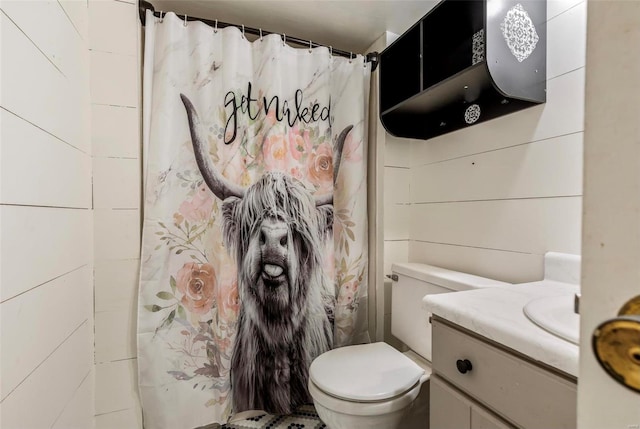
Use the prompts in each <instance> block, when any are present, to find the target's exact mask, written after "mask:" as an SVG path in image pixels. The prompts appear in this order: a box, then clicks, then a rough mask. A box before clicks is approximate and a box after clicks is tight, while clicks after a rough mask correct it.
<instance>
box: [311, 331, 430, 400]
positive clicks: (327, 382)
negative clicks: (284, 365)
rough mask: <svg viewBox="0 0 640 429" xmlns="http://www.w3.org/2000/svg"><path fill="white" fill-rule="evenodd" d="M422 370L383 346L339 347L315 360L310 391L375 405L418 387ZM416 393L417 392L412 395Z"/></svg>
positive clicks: (404, 357)
mask: <svg viewBox="0 0 640 429" xmlns="http://www.w3.org/2000/svg"><path fill="white" fill-rule="evenodd" d="M424 374H425V370H424V369H423V368H421V367H420V366H418V365H417V364H416V363H415V362H414V361H412V360H411V359H410V358H408V357H407V356H405V355H404V354H402V353H400V352H399V351H397V350H396V349H394V348H393V347H391V346H389V345H388V344H386V343H383V342H379V343H373V344H362V345H357V346H349V347H341V348H338V349H334V350H331V351H329V352H326V353H324V354H322V355H321V356H319V357H318V358H316V359H315V360H314V361H313V363H312V364H311V368H310V369H309V378H310V383H309V385H310V388H311V385H313V388H314V389H315V390H318V391H319V392H322V394H323V395H325V396H328V397H333V398H335V399H338V400H341V401H348V402H359V403H376V402H381V401H388V400H392V399H396V398H399V397H401V396H403V395H405V394H406V393H408V392H410V391H411V390H414V389H415V387H416V386H417V387H418V389H417V390H418V391H419V386H420V381H421V377H423V375H424ZM416 394H417V393H416Z"/></svg>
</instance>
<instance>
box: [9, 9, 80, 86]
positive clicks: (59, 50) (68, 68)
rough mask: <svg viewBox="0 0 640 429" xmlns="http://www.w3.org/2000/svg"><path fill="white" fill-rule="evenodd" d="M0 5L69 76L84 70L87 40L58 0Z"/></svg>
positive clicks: (76, 74)
mask: <svg viewBox="0 0 640 429" xmlns="http://www.w3.org/2000/svg"><path fill="white" fill-rule="evenodd" d="M0 8H1V9H2V11H3V12H4V13H5V14H6V15H7V16H8V17H9V18H10V19H11V20H12V21H13V22H14V23H15V24H16V25H17V26H18V27H19V28H20V29H21V30H22V31H23V32H24V33H25V34H27V35H28V37H29V39H30V40H31V41H32V42H33V44H34V45H36V46H37V47H38V49H39V50H40V51H42V53H44V55H46V56H47V58H48V59H49V61H51V62H52V63H53V64H55V65H56V67H57V68H58V69H59V70H60V71H61V72H62V73H63V74H64V75H65V76H66V77H67V78H69V79H71V80H72V81H74V82H75V81H76V80H77V79H79V78H80V77H81V76H82V75H83V74H84V71H85V69H86V64H84V63H83V59H84V53H85V52H86V50H87V49H86V48H87V47H86V43H85V41H84V40H82V37H81V36H80V34H78V32H77V31H76V29H75V28H74V27H73V25H70V24H71V22H70V21H69V18H68V17H67V15H66V13H65V10H64V9H63V7H62V6H61V5H60V3H58V1H57V0H35V1H33V0H32V1H20V0H3V2H2V5H1V6H0ZM52 34H55V37H51V35H52ZM3 49H4V46H3ZM82 78H84V76H83V77H82Z"/></svg>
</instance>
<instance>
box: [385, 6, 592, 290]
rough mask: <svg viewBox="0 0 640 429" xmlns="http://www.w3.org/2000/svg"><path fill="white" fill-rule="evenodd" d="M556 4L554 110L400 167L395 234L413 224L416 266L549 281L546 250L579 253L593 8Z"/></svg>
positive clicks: (485, 128)
mask: <svg viewBox="0 0 640 429" xmlns="http://www.w3.org/2000/svg"><path fill="white" fill-rule="evenodd" d="M547 5H548V14H547V16H548V24H547V25H548V27H547V35H548V41H547V79H548V80H547V102H546V104H543V105H540V106H536V107H533V108H530V109H526V110H524V111H521V112H518V113H515V114H512V115H508V116H505V117H502V118H499V119H495V120H492V121H489V122H486V123H483V124H479V125H475V126H472V127H469V128H467V129H464V130H461V131H457V132H454V133H450V134H446V135H444V136H440V137H437V138H434V139H431V140H427V141H412V142H411V151H410V154H411V156H410V158H408V160H407V159H403V160H402V161H401V162H399V164H400V163H402V164H403V167H405V166H406V162H407V161H408V162H409V164H410V169H409V170H407V169H406V168H402V169H398V172H397V173H396V179H395V180H398V181H400V180H403V181H404V180H406V177H407V175H408V176H409V179H408V181H409V191H408V192H409V195H407V193H406V192H399V191H397V190H396V191H395V192H393V195H391V196H390V198H394V200H393V203H394V204H395V206H394V209H395V212H396V213H397V215H394V216H397V217H398V220H397V222H396V225H397V226H396V228H395V229H392V230H398V231H399V232H398V233H395V235H394V236H397V237H399V238H402V237H405V236H406V233H407V232H406V230H405V229H404V227H403V225H404V224H406V223H408V224H409V233H408V234H409V251H408V252H409V255H408V257H409V260H411V261H412V262H424V263H428V264H432V265H437V266H442V267H445V268H449V269H453V270H459V271H465V272H469V273H473V274H477V275H480V276H485V277H490V278H495V279H499V280H504V281H509V282H525V281H533V280H538V279H541V278H542V276H543V255H544V253H545V252H548V251H557V252H565V253H574V254H579V253H580V233H581V228H580V225H581V213H582V212H581V208H582V143H583V130H584V66H585V41H586V2H584V1H576V0H557V1H548V2H547ZM402 150H404V151H408V150H409V148H408V147H405V148H403V149H402ZM390 186H394V185H393V184H391V185H390ZM405 201H410V203H411V204H410V205H409V206H408V210H409V212H410V214H409V216H408V218H409V221H408V222H407V220H406V219H407V215H406V213H405V210H406V207H404V206H401V204H402V203H403V202H405ZM385 216H387V212H385ZM398 228H403V229H402V230H400V229H398ZM401 234H404V235H401ZM403 244H404V242H403ZM396 251H397V252H400V251H401V250H400V249H397V250H394V253H395V252H396ZM401 256H402V255H401Z"/></svg>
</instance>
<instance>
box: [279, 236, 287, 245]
mask: <svg viewBox="0 0 640 429" xmlns="http://www.w3.org/2000/svg"><path fill="white" fill-rule="evenodd" d="M280 245H281V246H286V245H287V236H286V235H283V236H282V238H281V239H280Z"/></svg>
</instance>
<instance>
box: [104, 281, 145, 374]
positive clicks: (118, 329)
mask: <svg viewBox="0 0 640 429" xmlns="http://www.w3.org/2000/svg"><path fill="white" fill-rule="evenodd" d="M114 287H115V285H114ZM135 303H136V302H135V301H134V302H132V303H131V305H130V306H129V308H122V309H118V310H111V311H96V314H95V323H96V331H95V334H96V342H95V345H96V350H95V362H96V363H97V364H100V363H104V362H111V361H115V360H121V359H130V358H133V357H136V353H137V350H136V318H137V315H138V311H137V310H138V308H137V306H136V305H135Z"/></svg>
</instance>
